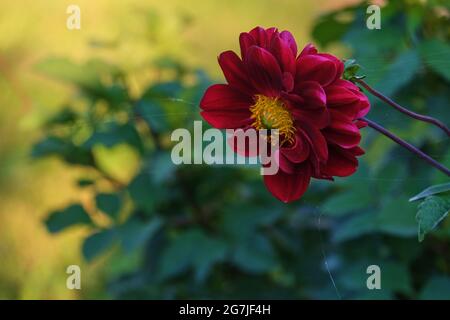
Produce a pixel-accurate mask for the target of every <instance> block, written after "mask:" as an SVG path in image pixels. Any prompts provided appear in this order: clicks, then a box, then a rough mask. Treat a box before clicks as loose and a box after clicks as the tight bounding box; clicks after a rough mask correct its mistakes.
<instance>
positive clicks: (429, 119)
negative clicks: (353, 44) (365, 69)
mask: <svg viewBox="0 0 450 320" xmlns="http://www.w3.org/2000/svg"><path fill="white" fill-rule="evenodd" d="M355 82H357V83H359V84H360V85H361V86H363V87H364V88H365V89H366V90H367V91H369V92H370V93H371V94H373V95H374V96H376V97H377V98H379V99H380V100H382V101H384V102H386V103H387V104H389V105H390V106H392V107H394V108H395V109H397V110H398V111H400V112H402V113H404V114H406V115H408V116H410V117H411V118H414V119H417V120H420V121H424V122H428V123H431V124H433V125H435V126H436V127H439V128H440V129H442V130H443V131H444V132H445V133H446V134H447V136H450V129H449V128H447V126H446V125H445V124H444V123H442V122H441V121H439V120H437V119H435V118H433V117H429V116H425V115H422V114H419V113H415V112H412V111H410V110H408V109H406V108H404V107H402V106H401V105H399V104H398V103H396V102H395V101H393V100H391V99H390V98H388V97H386V96H385V95H383V94H382V93H381V92H379V91H377V90H375V89H374V88H372V87H371V86H369V85H368V84H367V83H366V82H365V81H364V80H362V79H355Z"/></svg>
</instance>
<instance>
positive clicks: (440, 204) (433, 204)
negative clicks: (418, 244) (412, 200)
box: [416, 196, 450, 241]
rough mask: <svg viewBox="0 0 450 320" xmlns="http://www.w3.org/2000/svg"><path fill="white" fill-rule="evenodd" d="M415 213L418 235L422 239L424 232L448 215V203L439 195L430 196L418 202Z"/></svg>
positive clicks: (449, 206)
mask: <svg viewBox="0 0 450 320" xmlns="http://www.w3.org/2000/svg"><path fill="white" fill-rule="evenodd" d="M418 208H419V211H418V212H417V215H416V220H417V223H418V224H419V230H418V237H419V241H423V239H424V237H425V234H427V233H429V232H430V231H432V230H433V229H434V228H436V227H437V225H438V224H439V223H440V222H441V221H442V220H443V219H444V218H445V217H446V216H447V215H448V211H449V210H450V204H449V202H448V201H446V200H445V199H443V198H441V197H437V196H430V197H427V198H426V199H425V200H424V201H423V202H422V203H420V204H419V207H418Z"/></svg>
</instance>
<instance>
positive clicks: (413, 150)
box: [361, 118, 450, 176]
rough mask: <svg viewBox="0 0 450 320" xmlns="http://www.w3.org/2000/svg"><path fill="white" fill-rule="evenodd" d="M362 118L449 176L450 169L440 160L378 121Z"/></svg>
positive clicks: (370, 125)
mask: <svg viewBox="0 0 450 320" xmlns="http://www.w3.org/2000/svg"><path fill="white" fill-rule="evenodd" d="M361 120H362V121H365V122H367V124H368V125H369V127H371V128H373V129H375V130H377V131H378V132H380V133H382V134H384V135H385V136H386V137H388V138H389V139H391V140H393V141H394V142H396V143H398V144H399V145H401V146H402V147H403V148H405V149H408V150H409V151H411V152H412V153H414V154H416V155H417V156H419V157H420V158H422V159H423V160H425V161H427V162H428V163H429V164H431V165H432V166H433V167H435V168H436V169H438V170H440V171H442V172H443V173H445V174H446V175H447V176H450V170H449V169H448V168H446V167H445V166H444V165H442V164H440V163H439V162H437V161H436V160H434V159H433V158H431V157H430V156H429V155H427V154H425V153H423V152H422V151H421V150H419V149H418V148H416V147H414V146H413V145H412V144H410V143H408V142H406V141H405V140H402V139H400V138H399V137H397V136H396V135H394V134H393V133H392V132H390V131H388V130H387V129H385V128H384V127H382V126H380V125H379V124H378V123H376V122H373V121H372V120H369V119H367V118H361Z"/></svg>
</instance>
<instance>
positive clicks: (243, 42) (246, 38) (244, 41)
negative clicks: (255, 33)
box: [239, 32, 256, 59]
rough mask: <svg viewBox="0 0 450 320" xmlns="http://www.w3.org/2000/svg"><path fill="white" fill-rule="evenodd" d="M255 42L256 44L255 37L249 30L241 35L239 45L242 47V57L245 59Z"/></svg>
mask: <svg viewBox="0 0 450 320" xmlns="http://www.w3.org/2000/svg"><path fill="white" fill-rule="evenodd" d="M255 44H256V42H255V39H254V38H253V37H252V35H251V34H249V33H247V32H243V33H241V34H240V35H239V45H240V47H241V57H242V59H245V56H246V55H247V51H248V49H249V48H250V47H251V46H254V45H255Z"/></svg>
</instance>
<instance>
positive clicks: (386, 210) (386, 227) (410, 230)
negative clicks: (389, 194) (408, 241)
mask: <svg viewBox="0 0 450 320" xmlns="http://www.w3.org/2000/svg"><path fill="white" fill-rule="evenodd" d="M414 215H415V208H414V206H413V205H411V203H409V202H408V201H406V199H404V198H397V199H391V200H390V201H388V202H387V203H386V204H385V205H384V206H383V208H382V209H381V212H380V213H379V214H378V217H377V224H378V229H379V230H380V231H382V232H384V233H388V234H391V235H395V236H399V237H410V236H413V235H414V234H415V233H416V228H417V226H416V222H415V221H414Z"/></svg>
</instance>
